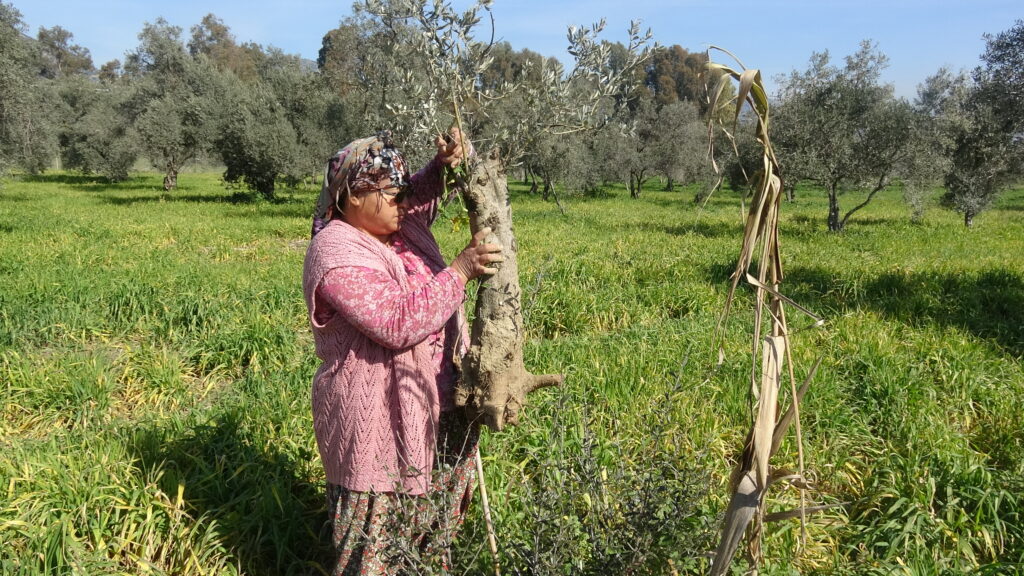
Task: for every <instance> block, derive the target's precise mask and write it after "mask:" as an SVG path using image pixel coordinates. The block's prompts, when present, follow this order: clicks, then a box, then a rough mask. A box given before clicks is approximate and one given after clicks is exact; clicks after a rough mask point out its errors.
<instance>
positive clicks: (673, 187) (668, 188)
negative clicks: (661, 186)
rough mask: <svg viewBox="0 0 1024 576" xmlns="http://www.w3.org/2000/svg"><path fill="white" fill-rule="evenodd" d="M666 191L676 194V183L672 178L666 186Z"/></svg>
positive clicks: (669, 178)
mask: <svg viewBox="0 0 1024 576" xmlns="http://www.w3.org/2000/svg"><path fill="white" fill-rule="evenodd" d="M665 191H666V192H675V191H676V181H675V180H673V179H672V177H671V176H669V177H668V182H667V183H666V184H665Z"/></svg>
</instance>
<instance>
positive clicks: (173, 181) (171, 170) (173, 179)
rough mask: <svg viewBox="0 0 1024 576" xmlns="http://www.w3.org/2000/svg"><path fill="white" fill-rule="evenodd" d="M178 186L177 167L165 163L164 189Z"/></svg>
mask: <svg viewBox="0 0 1024 576" xmlns="http://www.w3.org/2000/svg"><path fill="white" fill-rule="evenodd" d="M177 187H178V168H177V167H175V166H172V165H170V164H168V165H167V173H166V174H164V190H168V191H169V190H173V189H175V188H177Z"/></svg>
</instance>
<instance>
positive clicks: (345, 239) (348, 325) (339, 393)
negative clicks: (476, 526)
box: [303, 170, 465, 494]
mask: <svg viewBox="0 0 1024 576" xmlns="http://www.w3.org/2000/svg"><path fill="white" fill-rule="evenodd" d="M424 172H428V170H424ZM417 176H420V175H419V174H418V175H417ZM418 195H419V194H417V196H418ZM424 204H425V205H419V206H415V207H414V208H412V209H411V210H410V213H409V214H408V215H407V216H406V218H405V219H404V220H403V224H402V228H401V230H400V231H399V232H398V233H397V235H398V237H399V238H398V239H399V240H400V241H401V242H403V243H405V244H408V245H410V246H415V247H416V251H417V252H418V253H419V254H421V255H422V256H423V259H424V260H426V261H428V262H429V263H430V265H431V267H432V268H434V269H435V270H440V272H438V273H437V276H436V277H435V279H437V280H439V281H441V282H442V283H443V284H444V290H443V292H444V293H446V294H447V295H448V299H447V300H448V301H447V302H444V305H446V306H451V307H452V308H453V309H459V308H461V302H462V297H463V284H462V282H461V278H459V277H458V276H457V275H456V274H455V272H454V271H452V270H451V269H450V268H444V260H443V257H442V256H441V253H440V250H439V249H438V247H437V243H436V241H434V239H433V236H432V235H431V233H430V229H429V224H430V221H432V220H433V216H434V214H435V212H434V210H435V208H436V206H433V205H432V203H430V202H426V203H424ZM349 266H351V267H358V268H361V269H366V270H370V271H373V272H376V273H377V275H378V276H385V275H386V277H387V278H388V279H389V282H393V283H395V284H397V286H398V287H399V288H400V289H401V291H402V292H409V291H411V290H412V286H411V284H412V283H411V282H410V280H419V282H415V283H418V284H422V279H413V278H410V274H412V273H414V271H413V270H410V269H409V268H408V267H407V266H405V265H404V264H403V262H402V259H401V258H400V257H399V256H398V255H397V254H395V252H393V251H392V249H391V248H390V247H388V246H387V245H385V244H383V243H381V242H379V241H378V240H377V239H375V238H373V237H371V236H369V235H368V234H366V233H364V232H361V231H360V230H357V229H356V228H353V227H352V226H350V225H348V224H346V223H345V222H343V221H340V220H335V221H332V222H330V223H329V224H328V225H327V226H326V227H325V228H324V229H323V230H321V231H320V232H319V233H318V234H317V235H316V236H315V237H314V238H313V240H312V241H311V242H310V246H309V249H308V251H307V253H306V261H305V265H304V270H303V293H304V296H305V299H306V304H307V307H308V309H309V318H310V324H311V326H312V331H313V340H314V343H315V346H316V354H317V356H318V357H320V359H321V360H323V363H322V364H321V366H320V368H319V369H318V370H317V372H316V374H315V376H314V377H313V390H312V404H313V427H314V430H315V433H316V438H317V446H318V448H319V451H320V457H321V460H322V461H323V464H324V470H325V472H326V475H327V481H328V482H329V483H331V484H336V485H340V486H344V487H345V488H348V489H349V490H355V491H361V492H368V491H374V492H404V493H407V494H423V493H425V492H426V491H427V490H428V489H429V486H430V473H431V470H432V467H433V460H434V447H435V444H436V434H435V433H436V427H437V420H438V416H439V398H438V390H437V380H436V378H437V374H438V366H437V360H436V358H435V355H434V354H433V353H432V350H431V346H430V344H429V343H428V342H427V340H426V339H424V340H421V341H419V342H405V341H402V340H401V339H396V340H393V341H385V342H381V341H377V340H375V339H374V338H372V337H371V336H372V335H373V333H372V332H371V331H369V330H365V326H364V327H363V328H364V330H361V329H360V322H361V319H359V318H355V317H352V316H349V317H346V315H345V314H343V313H337V314H334V315H331V316H330V317H329V319H328V320H327V321H326V322H320V321H319V320H318V317H320V318H322V317H323V315H322V314H318V310H317V302H318V297H317V293H316V291H317V287H318V286H320V285H321V283H322V282H323V280H324V277H325V276H327V275H328V273H329V272H330V271H331V270H335V269H337V268H342V267H349ZM444 275H447V277H445V276H444ZM365 304H366V306H370V307H373V306H374V305H375V302H372V301H371V302H366V303H365ZM437 328H438V329H440V328H441V326H438V327H437ZM462 330H463V331H464V330H465V328H464V327H462ZM456 353H458V352H456Z"/></svg>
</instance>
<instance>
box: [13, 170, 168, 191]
mask: <svg viewBox="0 0 1024 576" xmlns="http://www.w3.org/2000/svg"><path fill="white" fill-rule="evenodd" d="M21 180H22V182H32V183H40V184H60V185H62V186H67V187H70V188H75V189H77V190H83V191H88V192H113V191H117V190H136V189H138V188H140V187H145V186H152V185H154V184H158V181H157V180H155V179H154V177H153V176H150V175H145V176H131V177H129V178H127V179H125V180H121V181H118V182H115V181H113V180H111V179H109V178H106V177H104V176H99V175H97V174H82V173H68V172H63V173H55V174H26V175H24V176H22V177H21Z"/></svg>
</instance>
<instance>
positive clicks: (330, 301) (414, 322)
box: [316, 266, 466, 350]
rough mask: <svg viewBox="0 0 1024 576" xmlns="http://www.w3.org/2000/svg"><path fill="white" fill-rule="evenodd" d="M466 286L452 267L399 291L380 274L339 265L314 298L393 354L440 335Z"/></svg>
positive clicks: (456, 307)
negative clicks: (415, 287) (435, 333)
mask: <svg viewBox="0 0 1024 576" xmlns="http://www.w3.org/2000/svg"><path fill="white" fill-rule="evenodd" d="M465 287H466V281H465V280H464V279H463V276H462V275H460V274H459V273H458V272H456V271H455V270H454V269H452V268H445V269H444V270H442V271H441V272H439V273H438V274H437V275H436V276H434V277H433V278H432V279H431V280H430V281H429V282H427V283H425V284H424V285H423V286H421V287H419V288H418V289H416V290H413V291H409V292H403V291H402V288H401V286H399V284H398V283H397V282H395V281H394V280H393V279H392V278H391V277H390V276H389V275H388V274H387V273H386V272H384V271H382V270H374V269H372V268H366V267H362V266H344V267H341V268H335V269H333V270H331V271H329V272H328V273H327V274H326V275H325V276H324V279H323V281H322V282H321V283H320V285H319V286H318V287H317V290H316V296H317V297H319V298H320V299H321V304H322V305H323V304H326V306H328V307H330V308H332V309H333V310H334V311H336V312H337V313H338V314H341V315H342V317H343V318H345V319H346V320H347V321H348V322H349V323H350V324H352V325H353V326H355V327H356V328H357V329H358V330H359V331H360V332H362V333H363V334H365V335H366V336H367V337H368V338H370V339H371V340H373V341H374V342H376V343H378V344H380V345H381V346H384V347H385V348H391V349H396V350H397V349H401V348H408V347H409V346H413V345H415V344H417V343H419V342H421V341H422V340H423V339H424V338H426V337H427V336H429V335H430V334H433V333H434V332H437V331H438V330H440V329H441V327H442V326H444V324H445V322H447V321H448V319H449V318H451V316H452V314H454V313H455V311H456V310H457V309H458V308H459V306H461V305H462V299H463V296H464V295H465ZM321 309H323V308H321Z"/></svg>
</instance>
